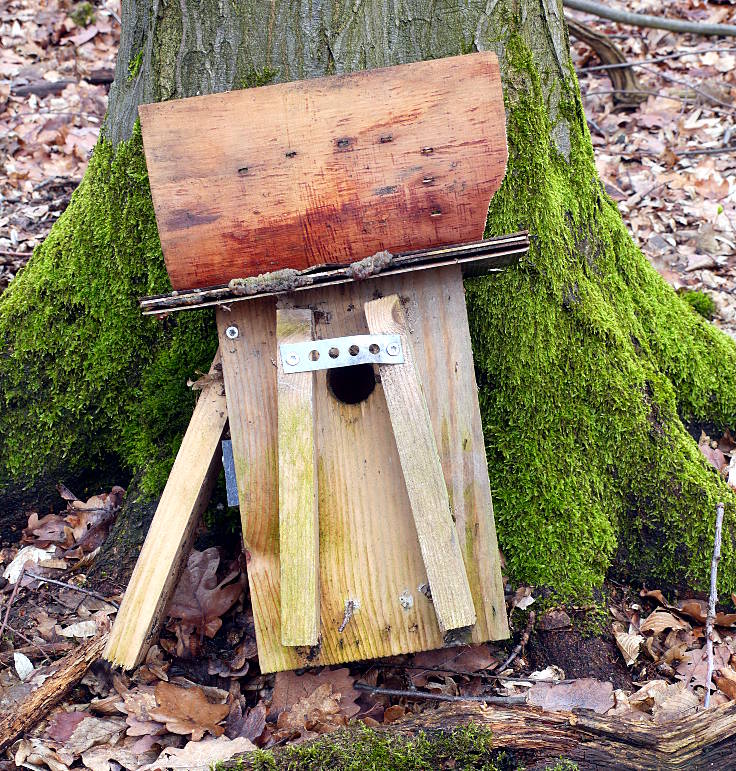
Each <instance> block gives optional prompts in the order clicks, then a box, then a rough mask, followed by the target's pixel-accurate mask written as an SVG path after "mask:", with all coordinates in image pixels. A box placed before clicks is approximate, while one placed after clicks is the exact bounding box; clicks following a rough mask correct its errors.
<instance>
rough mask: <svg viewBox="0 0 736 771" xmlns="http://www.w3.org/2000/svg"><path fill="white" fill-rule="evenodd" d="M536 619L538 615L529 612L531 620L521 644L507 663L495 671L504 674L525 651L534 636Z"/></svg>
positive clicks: (531, 611)
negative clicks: (533, 630)
mask: <svg viewBox="0 0 736 771" xmlns="http://www.w3.org/2000/svg"><path fill="white" fill-rule="evenodd" d="M535 618H536V613H535V612H534V611H533V610H530V611H529V620H528V621H527V622H526V629H525V630H524V634H523V635H522V636H521V640H519V644H518V645H516V647H515V648H514V649H513V650H512V651H511V655H510V656H509V657H508V658H507V659H506V661H504V662H503V664H501V665H500V666H498V667H495V668H494V671H497V672H503V671H504V669H506V667H507V666H508V665H509V664H511V662H512V661H514V659H516V657H517V656H518V655H519V654H520V653H521V652H522V651H523V650H524V648H525V647H526V644H527V643H528V642H529V638H530V637H531V634H532V629H534V619H535Z"/></svg>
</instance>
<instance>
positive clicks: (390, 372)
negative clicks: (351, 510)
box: [364, 294, 476, 634]
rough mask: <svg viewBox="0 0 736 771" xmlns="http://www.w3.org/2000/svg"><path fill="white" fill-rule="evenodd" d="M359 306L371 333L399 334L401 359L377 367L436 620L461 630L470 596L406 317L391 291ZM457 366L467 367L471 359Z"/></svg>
mask: <svg viewBox="0 0 736 771" xmlns="http://www.w3.org/2000/svg"><path fill="white" fill-rule="evenodd" d="M364 307H365V316H366V320H367V321H368V329H370V331H371V333H372V334H397V335H399V336H400V338H401V346H402V350H403V354H404V363H403V364H379V365H378V367H379V371H380V373H381V383H382V385H383V391H384V394H385V396H386V404H387V405H388V412H389V416H390V418H391V425H392V427H393V431H394V438H395V439H396V448H397V450H398V452H399V460H400V462H401V469H402V471H403V473H404V482H405V484H406V490H407V493H408V495H409V502H410V504H411V511H412V514H413V516H414V524H415V525H416V529H417V536H418V538H419V547H420V549H421V552H422V559H423V560H424V566H425V567H426V569H427V578H428V580H429V588H430V591H431V593H432V602H433V604H434V610H435V613H436V614H437V621H438V623H439V626H440V630H441V631H442V633H443V634H446V633H448V632H450V631H453V630H459V629H467V628H469V627H472V626H473V625H474V624H475V619H476V616H475V607H474V605H473V596H472V594H471V591H470V585H469V583H468V577H467V575H466V573H465V565H464V564H463V555H462V552H461V551H460V544H459V543H458V537H457V530H456V529H455V523H454V522H453V519H452V512H451V509H450V499H449V495H448V494H447V486H446V485H445V478H444V475H443V473H442V464H441V463H440V455H439V451H438V450H437V442H436V441H435V436H434V432H433V430H432V423H431V421H430V416H429V409H428V407H427V400H426V398H425V395H424V391H423V389H422V385H421V380H420V376H419V370H418V369H417V366H416V363H415V357H414V354H413V352H412V348H411V343H410V341H409V329H408V325H407V322H406V315H405V314H404V311H403V310H402V308H401V303H400V302H399V298H398V296H397V295H395V294H394V295H390V296H389V297H383V298H381V299H378V300H372V301H371V302H368V303H366V304H365V306H364ZM462 364H463V366H467V367H472V361H468V362H463V363H462Z"/></svg>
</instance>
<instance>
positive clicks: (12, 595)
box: [0, 565, 26, 640]
mask: <svg viewBox="0 0 736 771" xmlns="http://www.w3.org/2000/svg"><path fill="white" fill-rule="evenodd" d="M25 572H26V566H25V565H23V567H22V568H21V569H20V575H19V576H18V580H17V581H16V582H15V585H14V586H13V591H12V592H11V593H10V597H9V598H8V607H7V608H6V609H5V618H4V619H3V623H2V626H0V640H2V639H3V632H4V631H5V627H6V626H7V625H8V618H9V617H10V609H11V608H12V607H13V600H15V595H16V594H18V588H19V587H20V583H21V581H22V579H23V574H24V573H25Z"/></svg>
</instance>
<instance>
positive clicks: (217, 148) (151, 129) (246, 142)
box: [113, 53, 528, 672]
mask: <svg viewBox="0 0 736 771" xmlns="http://www.w3.org/2000/svg"><path fill="white" fill-rule="evenodd" d="M140 117H141V126H142V132H143V139H144V145H145V153H146V159H147V164H148V170H149V178H150V183H151V191H152V194H153V201H154V206H155V211H156V217H157V222H158V226H159V233H160V236H161V244H162V247H163V253H164V257H165V260H166V266H167V270H168V273H169V277H170V279H171V283H172V286H173V288H174V291H173V292H172V293H171V294H168V295H164V296H160V297H154V298H146V299H144V300H143V301H142V303H141V307H142V309H143V312H144V313H162V312H167V313H171V312H174V311H178V310H182V309H186V308H201V307H206V306H210V305H212V306H215V313H216V317H217V328H218V333H219V341H220V350H219V355H220V357H221V370H222V379H223V384H224V394H225V395H224V399H225V401H226V407H227V418H228V421H229V434H230V442H231V449H232V458H233V466H234V471H235V477H236V481H237V497H238V501H239V506H240V512H241V519H242V534H243V543H244V548H245V550H246V553H247V566H248V581H249V586H250V596H251V600H252V606H253V615H254V620H255V630H256V638H257V643H258V657H259V662H260V666H261V669H262V671H264V672H272V671H277V670H283V669H293V668H297V667H303V666H313V665H319V664H334V663H338V662H346V661H353V660H358V659H365V658H374V657H381V656H390V655H394V654H399V653H408V652H413V651H421V650H427V649H434V648H438V647H442V646H444V645H452V644H458V643H480V642H483V641H487V640H497V639H502V638H506V637H507V636H508V626H507V618H506V612H505V605H504V594H503V587H502V581H501V571H500V565H499V552H498V545H497V541H496V532H495V527H494V519H493V508H492V502H491V491H490V486H489V480H488V470H487V466H486V455H485V446H484V440H483V433H482V429H481V418H480V412H479V406H478V395H477V386H476V382H475V376H474V368H473V358H472V351H471V344H470V336H469V332H468V321H467V315H466V307H465V295H464V290H463V276H464V275H475V274H478V273H485V272H488V271H491V270H500V269H503V268H504V267H505V266H506V265H509V264H511V263H512V262H514V261H516V260H518V257H519V255H520V254H522V253H523V252H525V251H526V250H527V248H528V241H527V238H526V234H514V235H510V236H506V237H502V238H496V239H488V240H483V231H484V227H485V221H486V216H487V211H488V206H489V201H490V199H491V197H492V196H493V194H494V193H495V192H496V190H497V189H498V187H499V186H500V184H501V181H502V179H503V176H504V173H505V167H506V157H507V151H506V136H505V116H504V108H503V96H502V91H501V81H500V75H499V68H498V62H497V60H496V57H495V56H494V55H493V54H492V53H476V54H471V55H467V56H458V57H452V58H446V59H438V60H433V61H427V62H419V63H415V64H407V65H400V66H397V67H389V68H386V69H381V70H372V71H368V72H360V73H356V74H351V75H339V76H333V77H325V78H317V79H313V80H308V81H301V82H292V83H283V84H277V85H272V86H265V87H261V88H253V89H247V90H243V91H235V92H231V93H224V94H215V95H211V96H204V97H195V98H192V99H184V100H179V101H171V102H166V103H162V104H151V105H143V106H141V108H140ZM216 430H217V431H219V430H221V426H220V428H218V429H216ZM188 435H189V434H188ZM213 435H214V434H213ZM186 441H187V439H186V438H185V442H186ZM177 463H179V460H178V459H177ZM175 470H176V467H175ZM191 475H192V474H191V471H190V473H189V476H190V477H191ZM172 478H173V474H172ZM167 489H168V487H167ZM165 495H166V494H165ZM174 500H175V498H174V497H173V493H172V494H171V496H170V500H169V504H168V505H170V506H174V504H173V503H172V501H174ZM157 516H158V514H157ZM154 525H155V521H154ZM153 537H154V536H153V528H152V531H151V534H149V539H151V538H153ZM157 537H159V538H160V536H157ZM147 547H148V543H147V544H146V547H144V553H145V551H146V548H147ZM177 548H178V552H177V557H176V558H177V559H179V561H181V552H182V548H183V547H182V548H180V547H177ZM141 559H143V555H142V557H141ZM172 560H174V557H172ZM136 571H139V568H138V567H137V568H136ZM175 572H176V570H175V566H174V565H173V563H172V565H171V566H170V569H169V574H174V573H175ZM135 578H136V575H135V574H134V579H135ZM138 580H140V576H139V579H138ZM162 581H163V579H162ZM132 583H133V582H131V588H130V589H129V592H128V593H126V596H125V599H124V602H123V607H122V608H121V612H120V614H119V616H118V620H117V622H116V626H117V625H118V624H119V625H120V626H121V627H124V626H125V624H131V623H133V621H132V620H131V619H132V614H133V612H134V610H133V609H134V608H135V609H136V610H135V613H138V614H139V613H140V602H139V601H138V600H136V599H135V598H134V597H133V596H132V595H133V594H135V592H134V590H133V589H132ZM170 583H171V581H170V580H169V584H170ZM147 588H148V591H150V590H151V587H150V584H149V585H148V587H147ZM131 593H132V594H131ZM129 594H131V597H130V599H129ZM126 604H127V606H128V608H127V609H126ZM157 612H158V614H159V615H160V614H161V608H159V609H158V611H157ZM126 619H127V620H126ZM151 623H153V621H152V622H151ZM144 626H145V624H144ZM150 629H151V625H150V624H149V626H148V627H147V630H148V639H150ZM141 639H143V638H141ZM136 655H139V651H137V653H136ZM113 658H114V656H113Z"/></svg>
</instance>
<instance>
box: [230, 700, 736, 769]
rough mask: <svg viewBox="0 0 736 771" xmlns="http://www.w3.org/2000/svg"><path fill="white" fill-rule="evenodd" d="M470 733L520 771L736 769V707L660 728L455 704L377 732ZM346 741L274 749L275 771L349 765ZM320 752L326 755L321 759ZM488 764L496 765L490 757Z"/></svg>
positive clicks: (393, 735) (242, 764)
mask: <svg viewBox="0 0 736 771" xmlns="http://www.w3.org/2000/svg"><path fill="white" fill-rule="evenodd" d="M469 725H472V726H479V727H482V728H484V729H490V731H491V732H492V742H493V749H494V750H497V751H503V752H504V753H506V755H507V756H509V755H510V756H511V757H510V759H511V761H512V762H515V761H523V767H524V768H527V769H530V771H531V769H540V770H541V769H549V768H551V766H552V765H553V764H555V762H556V761H558V760H559V759H560V758H565V759H566V760H571V761H574V762H575V763H576V767H577V768H579V769H580V770H581V771H585V770H587V769H611V768H616V769H621V771H659V769H663V768H667V769H672V771H675V770H676V769H683V770H684V769H706V768H718V769H722V770H723V771H725V769H734V768H736V757H734V753H733V743H732V738H733V736H734V734H736V706H735V705H733V704H724V705H722V706H720V707H715V708H713V709H711V710H708V711H707V712H706V713H703V712H699V713H697V714H695V715H693V716H691V717H686V718H681V719H679V720H675V721H672V722H671V723H669V724H666V725H657V724H655V723H653V722H635V721H634V720H627V719H625V718H619V717H606V716H604V715H596V714H595V713H594V712H589V711H587V710H582V711H576V712H574V713H573V712H545V711H544V710H542V709H539V708H537V707H532V706H520V707H501V706H495V705H494V706H490V705H489V706H485V705H482V704H474V703H458V704H447V705H443V706H441V707H439V708H438V709H436V710H427V711H423V712H420V713H419V714H417V715H411V716H408V717H407V718H405V719H403V720H401V721H399V722H396V723H391V724H390V725H387V726H381V727H380V728H379V729H376V730H377V733H378V736H379V738H380V737H382V736H385V737H386V739H387V740H389V741H392V742H396V740H397V739H401V738H407V737H412V736H416V735H417V734H419V733H420V732H424V733H425V734H427V735H428V736H429V737H431V739H432V740H434V741H436V739H437V737H438V736H439V735H442V734H445V735H447V734H449V733H451V732H452V731H455V730H456V729H458V728H462V727H464V726H469ZM345 738H346V737H345V736H344V735H343V734H339V733H338V734H333V735H331V736H326V737H323V738H322V739H318V740H316V742H308V743H306V744H302V745H300V746H299V747H292V748H279V749H276V750H274V751H273V755H274V761H275V762H274V765H273V768H295V767H297V765H298V767H299V768H303V769H310V768H318V767H322V766H321V765H320V763H319V760H318V758H319V757H320V755H322V756H324V758H329V757H330V753H329V747H330V745H334V746H339V744H340V743H344V745H345V747H346V748H348V749H347V750H346V751H344V754H343V757H344V755H348V757H349V754H350V750H349V748H350V747H351V742H350V738H349V736H348V737H347V738H348V741H344V740H345ZM315 744H317V745H318V746H320V747H321V748H322V751H321V752H319V751H318V750H317V748H316V747H315V746H314V745H315ZM299 753H303V755H302V757H303V762H299V761H298V760H296V758H295V757H294V755H298V754H299ZM483 759H484V760H490V759H491V753H490V751H489V752H488V757H487V758H483ZM248 761H249V756H248V754H247V753H246V754H245V755H243V756H242V757H240V758H238V759H237V760H235V759H233V760H232V761H230V762H229V763H226V764H225V768H246V769H248V768H251V767H252V766H251V765H249V763H248ZM288 761H291V763H289V762H288ZM295 761H296V765H295ZM310 761H311V762H310ZM438 767H439V766H438ZM443 767H444V766H443ZM448 767H449V766H448ZM555 767H557V766H555Z"/></svg>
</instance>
